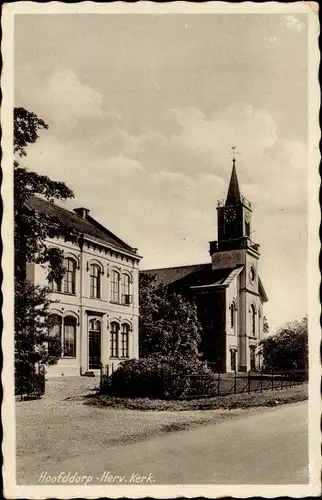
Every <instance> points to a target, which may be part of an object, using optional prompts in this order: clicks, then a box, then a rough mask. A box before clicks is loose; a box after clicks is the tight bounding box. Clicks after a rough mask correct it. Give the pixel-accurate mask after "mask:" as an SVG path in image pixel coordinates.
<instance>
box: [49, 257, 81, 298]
mask: <svg viewBox="0 0 322 500" xmlns="http://www.w3.org/2000/svg"><path fill="white" fill-rule="evenodd" d="M64 268H65V273H64V277H63V279H62V281H60V282H58V281H55V280H52V281H51V282H50V287H51V290H52V292H58V293H62V292H64V293H68V294H70V295H75V293H76V262H75V261H74V260H73V259H70V258H67V259H65V260H64Z"/></svg>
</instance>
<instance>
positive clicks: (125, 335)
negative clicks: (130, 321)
mask: <svg viewBox="0 0 322 500" xmlns="http://www.w3.org/2000/svg"><path fill="white" fill-rule="evenodd" d="M129 330H130V327H129V325H127V324H126V323H124V324H123V325H122V330H121V357H122V358H128V357H129Z"/></svg>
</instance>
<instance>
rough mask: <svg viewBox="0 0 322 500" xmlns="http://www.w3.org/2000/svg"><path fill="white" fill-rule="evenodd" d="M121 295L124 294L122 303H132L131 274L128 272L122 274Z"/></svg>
mask: <svg viewBox="0 0 322 500" xmlns="http://www.w3.org/2000/svg"><path fill="white" fill-rule="evenodd" d="M121 296H122V304H126V305H130V303H131V296H130V276H129V275H128V274H122V281H121Z"/></svg>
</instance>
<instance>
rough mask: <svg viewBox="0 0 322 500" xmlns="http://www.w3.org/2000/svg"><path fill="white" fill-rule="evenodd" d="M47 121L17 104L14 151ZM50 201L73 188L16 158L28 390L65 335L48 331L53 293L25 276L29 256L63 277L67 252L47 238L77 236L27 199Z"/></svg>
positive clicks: (24, 384) (20, 313) (19, 298)
mask: <svg viewBox="0 0 322 500" xmlns="http://www.w3.org/2000/svg"><path fill="white" fill-rule="evenodd" d="M47 128H48V125H47V124H46V123H45V122H44V121H43V120H42V119H41V118H39V117H38V116H37V115H36V114H34V113H32V112H30V111H27V110H26V109H24V108H21V107H20V108H15V109H14V152H15V154H16V155H17V156H18V157H19V158H20V159H21V158H23V157H25V156H26V155H27V152H26V148H27V146H28V144H33V143H35V142H36V141H37V139H38V137H39V132H40V131H41V130H44V129H45V130H46V129H47ZM35 195H36V196H37V195H39V196H41V197H43V198H45V199H47V200H48V201H50V202H53V201H54V200H66V199H68V198H72V197H73V196H74V195H73V192H72V190H71V189H69V188H68V187H67V186H66V185H65V184H64V183H63V182H57V181H52V180H51V179H50V178H49V177H47V176H44V175H39V174H37V173H35V172H32V171H30V170H28V169H27V168H25V167H24V166H22V165H20V163H19V161H17V160H16V161H15V162H14V247H15V375H16V390H18V391H19V392H20V393H22V392H23V391H27V392H29V389H30V387H29V385H30V383H31V380H32V376H33V374H34V373H35V366H36V363H42V364H53V363H55V362H57V359H58V357H59V356H60V339H57V338H55V337H51V336H50V335H49V332H50V328H51V322H50V317H49V304H50V296H49V289H48V288H47V287H40V286H35V285H34V284H33V283H31V282H29V281H28V279H27V277H26V262H34V263H37V264H41V265H47V266H48V267H47V268H48V274H47V277H48V279H54V280H56V281H61V279H62V277H63V274H64V271H65V269H64V265H63V253H62V252H61V251H60V250H58V249H55V248H49V247H48V246H47V244H46V240H47V238H52V237H59V236H64V237H65V238H69V239H75V238H77V235H76V234H73V232H70V231H69V230H68V231H67V230H66V229H65V228H64V227H63V226H62V225H61V223H60V221H59V220H57V219H53V218H49V217H45V216H43V215H42V216H41V217H40V216H39V215H38V214H37V212H36V211H34V210H31V209H30V208H29V207H28V206H27V203H26V202H28V200H29V198H30V197H32V196H35Z"/></svg>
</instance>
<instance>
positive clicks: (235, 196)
mask: <svg viewBox="0 0 322 500" xmlns="http://www.w3.org/2000/svg"><path fill="white" fill-rule="evenodd" d="M231 149H232V152H233V169H232V172H231V177H230V183H229V188H228V193H227V198H226V205H235V204H236V203H240V202H241V197H240V191H239V184H238V178H237V171H236V156H235V155H236V152H235V149H236V146H232V148H231Z"/></svg>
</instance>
